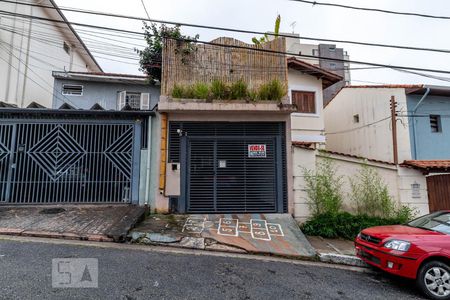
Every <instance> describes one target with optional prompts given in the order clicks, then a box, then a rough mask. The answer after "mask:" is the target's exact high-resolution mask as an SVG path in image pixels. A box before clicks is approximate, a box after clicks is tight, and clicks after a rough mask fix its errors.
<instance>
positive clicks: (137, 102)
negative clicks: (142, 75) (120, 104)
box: [125, 92, 141, 109]
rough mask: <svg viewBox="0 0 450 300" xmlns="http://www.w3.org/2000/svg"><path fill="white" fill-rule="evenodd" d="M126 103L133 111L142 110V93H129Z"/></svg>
mask: <svg viewBox="0 0 450 300" xmlns="http://www.w3.org/2000/svg"><path fill="white" fill-rule="evenodd" d="M125 99H126V100H125V101H126V103H127V104H128V105H129V106H130V107H131V108H132V109H140V108H141V93H129V92H127V95H126V98H125Z"/></svg>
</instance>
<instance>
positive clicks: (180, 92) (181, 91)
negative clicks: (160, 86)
mask: <svg viewBox="0 0 450 300" xmlns="http://www.w3.org/2000/svg"><path fill="white" fill-rule="evenodd" d="M185 94H186V91H185V87H184V86H182V85H178V84H175V85H174V86H173V90H172V97H173V98H184V96H185Z"/></svg>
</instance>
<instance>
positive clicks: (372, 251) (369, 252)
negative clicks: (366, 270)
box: [355, 211, 450, 300]
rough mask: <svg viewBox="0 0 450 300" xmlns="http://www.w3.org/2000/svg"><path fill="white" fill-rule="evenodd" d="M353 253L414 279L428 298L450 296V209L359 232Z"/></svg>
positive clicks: (387, 269) (368, 261) (381, 267)
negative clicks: (407, 221)
mask: <svg viewBox="0 0 450 300" xmlns="http://www.w3.org/2000/svg"><path fill="white" fill-rule="evenodd" d="M355 247H356V254H357V256H358V257H359V258H361V259H362V260H363V261H365V262H366V263H368V264H370V265H372V266H375V267H377V268H380V269H382V270H384V271H386V272H389V273H392V274H395V275H398V276H402V277H406V278H411V279H415V280H416V282H417V285H418V287H419V288H420V289H421V290H422V291H423V293H425V295H427V296H428V297H429V298H431V299H440V300H442V299H450V211H440V212H435V213H432V214H429V215H426V216H423V217H420V218H418V219H416V220H414V221H411V222H409V223H408V224H405V225H394V226H378V227H372V228H367V229H364V230H363V231H361V232H360V233H359V234H358V236H357V237H356V240H355Z"/></svg>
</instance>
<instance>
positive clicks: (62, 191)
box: [0, 120, 141, 204]
mask: <svg viewBox="0 0 450 300" xmlns="http://www.w3.org/2000/svg"><path fill="white" fill-rule="evenodd" d="M136 137H140V125H139V124H137V123H135V122H133V121H106V120H105V121H102V123H101V124H99V123H98V122H94V121H92V122H88V121H84V122H81V121H71V122H70V121H65V122H64V121H61V120H59V121H51V122H50V121H49V122H41V121H36V122H30V120H27V122H20V121H19V122H17V121H16V120H14V121H12V120H11V122H10V124H0V166H1V169H0V203H8V204H27V203H29V204H50V203H131V202H135V201H136V200H135V199H137V197H138V195H137V194H138V188H139V187H138V185H137V183H136V182H138V176H139V149H140V142H141V140H140V138H136Z"/></svg>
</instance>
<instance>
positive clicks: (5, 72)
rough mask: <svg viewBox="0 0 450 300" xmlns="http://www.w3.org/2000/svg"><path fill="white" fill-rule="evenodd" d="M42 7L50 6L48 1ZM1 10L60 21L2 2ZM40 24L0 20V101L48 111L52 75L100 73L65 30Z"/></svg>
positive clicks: (36, 10)
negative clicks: (37, 105)
mask: <svg viewBox="0 0 450 300" xmlns="http://www.w3.org/2000/svg"><path fill="white" fill-rule="evenodd" d="M40 2H42V1H40ZM42 4H44V5H51V4H50V2H49V1H44V2H42ZM0 9H1V10H6V11H12V12H17V13H21V14H27V15H34V16H39V17H43V18H51V19H57V20H60V17H59V15H58V14H57V12H56V11H55V10H51V9H46V10H45V9H43V8H40V7H30V6H23V5H15V4H10V3H4V2H1V3H0ZM42 22H43V21H36V20H32V21H30V20H29V19H22V18H14V17H12V16H2V17H1V18H0V41H1V45H0V74H1V75H0V101H5V102H8V103H12V104H17V105H18V106H20V107H22V106H27V105H28V104H29V103H30V102H32V101H35V102H38V103H40V104H42V105H44V106H46V107H51V102H52V98H53V97H52V95H53V77H52V71H64V70H67V71H100V69H99V68H98V67H97V66H96V65H95V64H94V62H93V61H92V59H90V58H89V57H88V55H87V52H86V51H85V49H84V48H83V47H82V46H81V44H80V43H79V41H78V40H77V39H76V38H75V36H74V35H73V33H72V32H71V31H70V29H69V28H68V27H65V26H64V25H62V24H60V23H51V22H46V23H45V24H43V23H42ZM57 27H61V28H62V29H60V28H57ZM11 31H14V33H13V32H11ZM64 42H66V43H67V44H68V45H69V46H70V47H71V53H70V54H67V53H66V52H65V50H64V48H63V43H64Z"/></svg>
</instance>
